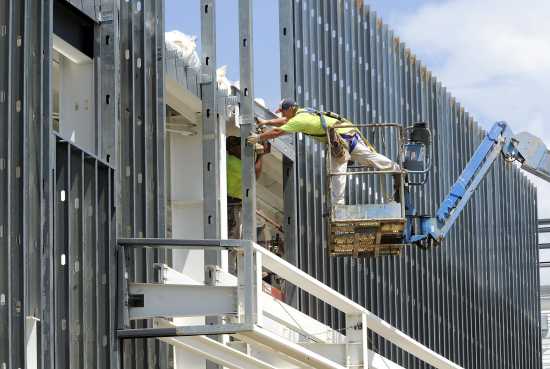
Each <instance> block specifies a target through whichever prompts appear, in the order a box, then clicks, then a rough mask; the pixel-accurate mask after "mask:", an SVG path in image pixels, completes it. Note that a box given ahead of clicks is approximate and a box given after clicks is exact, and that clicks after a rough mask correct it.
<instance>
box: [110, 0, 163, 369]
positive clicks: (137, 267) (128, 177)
mask: <svg viewBox="0 0 550 369" xmlns="http://www.w3.org/2000/svg"><path fill="white" fill-rule="evenodd" d="M119 14H120V25H119V31H120V44H119V52H120V132H119V137H118V142H117V146H118V147H117V151H118V162H117V165H118V170H117V171H116V174H117V185H118V189H117V192H116V194H117V205H118V207H119V209H120V211H118V212H117V226H118V229H117V235H118V236H119V237H120V236H122V237H136V238H141V237H164V235H165V183H164V155H165V151H164V139H165V138H164V137H165V132H164V129H165V125H164V120H165V105H164V104H165V103H164V51H165V47H164V1H121V2H120V13H119ZM127 257H128V258H129V259H130V262H131V264H132V268H130V270H129V274H130V277H131V278H132V279H134V280H136V281H140V282H152V281H155V280H156V278H157V276H156V275H155V271H154V263H158V262H160V263H164V262H165V261H166V259H167V257H168V255H167V254H166V252H164V251H154V252H153V251H146V250H135V251H134V252H132V253H130V254H128V255H127ZM133 324H135V325H136V327H141V328H144V327H148V326H150V325H151V324H152V322H150V321H138V322H136V323H133ZM120 350H121V351H122V353H123V355H122V365H123V367H124V368H139V367H147V366H159V367H161V368H163V367H166V366H167V360H168V351H167V347H166V345H165V344H164V343H161V342H158V341H155V340H152V339H148V340H132V341H125V342H124V345H123V346H122V347H121V348H120Z"/></svg>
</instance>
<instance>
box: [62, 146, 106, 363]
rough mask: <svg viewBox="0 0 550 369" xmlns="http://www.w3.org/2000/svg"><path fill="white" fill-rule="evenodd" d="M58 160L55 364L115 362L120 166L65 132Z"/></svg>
mask: <svg viewBox="0 0 550 369" xmlns="http://www.w3.org/2000/svg"><path fill="white" fill-rule="evenodd" d="M55 164H56V166H55V181H54V188H55V192H54V194H53V197H54V204H53V205H54V209H55V218H54V219H55V221H54V235H55V236H54V252H53V264H54V270H55V274H54V286H55V301H56V303H55V312H54V321H55V322H56V324H55V347H57V348H58V349H57V350H56V355H55V368H90V367H93V368H109V367H111V364H110V362H109V360H110V356H109V352H110V351H111V349H112V342H111V341H110V338H109V337H110V335H111V324H112V323H111V322H112V318H113V317H112V314H111V313H110V306H109V299H110V294H111V292H110V286H109V283H108V281H109V279H110V278H112V271H110V270H109V266H110V263H112V262H113V259H114V258H113V255H114V242H113V241H114V238H113V236H114V234H112V233H111V232H110V230H109V227H110V223H111V222H112V219H113V217H114V202H113V197H112V195H111V194H112V187H113V182H112V181H111V178H112V176H113V171H114V169H113V168H112V167H111V166H109V164H108V163H105V162H103V161H101V160H99V159H98V158H97V157H95V156H93V155H91V154H88V153H86V152H84V151H82V150H81V149H79V148H78V147H76V146H74V145H72V144H69V143H67V142H64V141H63V140H62V139H60V138H58V139H57V143H56V154H55Z"/></svg>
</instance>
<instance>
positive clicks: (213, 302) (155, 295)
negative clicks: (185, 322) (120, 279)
mask: <svg viewBox="0 0 550 369" xmlns="http://www.w3.org/2000/svg"><path fill="white" fill-rule="evenodd" d="M128 293H129V297H130V301H132V299H133V300H139V303H136V304H134V306H132V304H130V306H129V313H130V319H148V318H154V317H161V316H168V317H187V316H197V315H236V314H237V305H238V304H237V287H224V286H221V287H220V286H204V285H202V286H201V285H199V286H196V285H178V284H157V283H129V287H128Z"/></svg>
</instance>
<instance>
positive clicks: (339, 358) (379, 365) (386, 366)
mask: <svg viewBox="0 0 550 369" xmlns="http://www.w3.org/2000/svg"><path fill="white" fill-rule="evenodd" d="M303 346H304V347H305V348H307V349H308V350H311V351H314V352H317V353H319V354H322V355H323V356H326V357H328V358H330V359H331V360H333V361H335V362H337V363H341V364H342V365H345V364H344V363H346V362H348V366H349V367H361V368H363V367H365V366H364V362H363V361H356V360H352V361H350V357H349V348H346V345H344V344H326V343H306V344H303ZM361 346H362V345H359V344H358V345H356V347H355V348H354V351H355V353H356V354H357V355H355V358H359V355H360V354H361V353H360V351H362V347H361ZM368 353H369V355H368V357H369V359H368V363H369V365H368V366H367V368H369V369H404V368H403V367H402V366H401V365H397V364H396V363H394V362H393V361H391V360H389V359H386V358H385V357H383V356H381V355H379V354H377V353H376V352H373V351H371V350H368Z"/></svg>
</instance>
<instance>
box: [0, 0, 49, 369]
mask: <svg viewBox="0 0 550 369" xmlns="http://www.w3.org/2000/svg"><path fill="white" fill-rule="evenodd" d="M51 14H52V3H51V2H50V1H41V2H37V1H29V0H27V1H8V0H2V1H0V121H1V122H2V124H1V125H0V203H1V204H2V208H1V209H0V250H1V251H0V367H9V368H15V367H24V366H26V365H33V364H38V362H37V363H33V362H32V361H34V360H35V359H36V357H28V358H26V357H27V355H26V352H25V341H26V336H25V333H26V332H27V330H28V329H29V324H28V323H29V322H30V321H38V320H39V321H40V323H39V324H38V329H39V332H40V333H39V336H38V338H37V339H38V340H39V341H41V342H48V341H50V340H51V339H52V337H53V335H52V334H53V333H52V326H51V316H52V315H51V314H52V302H53V292H52V288H51V282H52V276H51V258H50V257H51V249H50V245H51V241H52V238H51V237H52V234H51V229H50V228H49V226H50V224H51V223H50V221H49V219H51V218H46V219H47V220H46V222H45V223H43V220H44V217H43V216H44V215H47V214H51V213H50V211H51V207H50V196H51V188H50V185H51V182H50V163H51V162H50V161H49V160H48V158H49V157H50V154H51V151H50V144H51V137H50V128H49V124H48V122H49V117H50V96H49V93H48V88H49V80H50V68H49V63H50V50H51V47H50V46H51V31H52V22H51V20H52V16H51ZM31 20H32V21H31ZM39 56H42V57H39ZM43 158H46V159H45V160H43ZM27 317H32V319H27ZM36 319H37V320H36ZM38 349H39V350H40V351H41V352H40V353H37V354H38V355H39V356H40V357H41V358H42V363H41V364H42V367H43V368H51V367H53V357H52V355H53V353H52V347H51V346H49V345H41V346H40V347H38Z"/></svg>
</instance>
